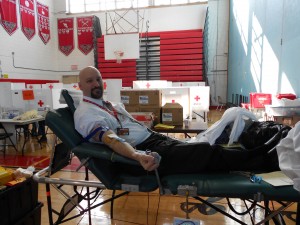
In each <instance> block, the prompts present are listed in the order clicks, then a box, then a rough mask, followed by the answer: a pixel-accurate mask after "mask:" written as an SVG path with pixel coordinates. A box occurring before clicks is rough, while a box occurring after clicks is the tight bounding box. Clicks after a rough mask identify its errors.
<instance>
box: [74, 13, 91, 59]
mask: <svg viewBox="0 0 300 225" xmlns="http://www.w3.org/2000/svg"><path fill="white" fill-rule="evenodd" d="M93 30H94V29H93V16H87V17H77V38H78V48H79V50H80V51H81V52H82V53H83V54H85V55H87V54H88V53H89V52H90V51H91V50H92V49H93Z"/></svg>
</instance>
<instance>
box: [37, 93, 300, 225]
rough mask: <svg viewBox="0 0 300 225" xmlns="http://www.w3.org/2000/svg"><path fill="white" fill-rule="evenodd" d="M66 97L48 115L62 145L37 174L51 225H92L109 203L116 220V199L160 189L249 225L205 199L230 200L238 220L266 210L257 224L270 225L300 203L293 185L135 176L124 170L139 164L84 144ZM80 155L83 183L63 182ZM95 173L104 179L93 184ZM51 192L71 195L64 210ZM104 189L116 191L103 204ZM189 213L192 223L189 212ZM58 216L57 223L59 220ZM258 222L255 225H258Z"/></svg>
mask: <svg viewBox="0 0 300 225" xmlns="http://www.w3.org/2000/svg"><path fill="white" fill-rule="evenodd" d="M62 94H63V96H64V98H65V100H66V102H67V104H68V107H66V108H60V109H57V110H52V111H50V112H48V113H47V115H46V125H47V126H48V127H49V128H50V129H51V130H52V131H53V133H54V134H55V135H56V136H57V138H58V139H59V140H58V143H57V144H56V146H55V147H54V148H53V154H52V156H51V160H50V164H49V166H48V167H46V168H44V169H42V170H41V171H39V172H37V173H36V174H35V175H34V179H35V180H36V181H37V182H39V183H44V184H45V185H46V192H47V205H48V215H49V223H50V225H52V224H61V223H63V222H66V221H68V220H72V219H74V218H77V217H80V216H82V215H83V214H84V213H88V215H89V222H90V224H91V214H90V212H91V210H92V209H94V208H96V207H99V206H100V205H103V204H106V203H110V204H111V208H110V209H111V218H113V203H114V200H115V199H116V198H119V197H121V196H123V195H126V194H128V193H129V192H152V191H155V190H159V193H160V195H182V196H184V197H185V198H186V206H185V207H186V208H187V207H188V200H189V198H191V197H192V198H194V199H196V200H199V201H200V202H202V203H205V204H206V205H208V206H210V207H211V208H213V209H215V210H216V211H218V212H220V213H222V214H224V215H225V216H227V217H229V218H231V219H233V220H234V221H236V222H237V223H239V224H244V225H246V223H245V222H243V220H241V219H238V216H233V215H232V214H230V213H228V212H226V211H224V210H221V209H220V208H218V207H216V206H215V205H213V204H211V203H210V202H209V201H207V200H205V199H204V198H203V197H224V198H226V199H227V201H228V205H229V207H230V209H231V210H232V211H233V212H234V213H236V214H237V215H244V214H250V211H251V210H253V209H254V208H255V207H261V208H263V210H264V212H265V217H264V219H263V220H262V221H260V222H259V223H257V224H262V223H266V224H268V221H269V220H273V221H274V224H285V222H284V219H283V217H282V216H281V212H282V210H284V209H286V208H287V207H289V206H290V205H291V204H292V203H294V202H296V203H298V202H299V200H300V194H299V192H297V191H296V190H295V189H293V187H292V186H284V187H273V186H272V185H271V184H269V183H267V182H265V181H261V182H253V180H252V181H251V180H250V179H249V176H247V174H246V173H221V172H220V173H200V174H180V175H176V174H175V175H169V176H163V177H160V176H159V174H158V173H149V174H145V175H139V176H135V175H131V174H129V173H127V172H125V171H124V170H123V169H122V165H123V164H128V165H131V166H132V167H136V166H140V165H138V163H137V162H136V161H134V160H131V159H128V158H125V157H122V156H120V155H118V154H117V153H114V152H113V151H112V150H110V149H109V148H108V147H107V146H105V145H100V144H95V143H89V142H85V141H84V138H83V137H82V136H81V135H80V134H79V133H78V132H77V131H76V130H75V128H74V121H73V113H74V111H75V107H74V104H73V100H72V98H71V96H70V95H69V94H68V92H67V91H66V90H63V91H62ZM74 156H76V157H77V158H79V159H80V161H81V165H80V166H79V167H78V168H77V170H81V169H82V168H84V171H85V173H84V178H83V179H82V180H77V179H70V178H63V177H58V176H57V175H58V174H59V173H58V172H59V171H60V170H61V169H62V168H64V167H65V166H66V165H68V164H70V162H71V160H72V158H74ZM89 171H90V172H91V173H92V174H93V175H94V176H95V177H96V178H97V179H98V180H89V178H90V172H89ZM65 186H67V187H70V186H71V187H72V189H73V192H74V193H73V195H71V194H67V192H68V191H65V190H64V189H63V188H65ZM51 187H53V188H54V189H56V190H57V191H59V192H61V193H62V194H63V195H64V196H65V199H66V200H65V202H64V203H63V204H62V207H61V209H60V211H59V210H57V209H54V208H53V207H52V201H51V190H52V189H51ZM103 190H111V193H112V195H111V197H110V198H108V199H105V200H102V201H100V202H99V201H95V199H97V198H98V197H99V196H100V194H101V192H102V191H103ZM116 191H118V192H116ZM230 198H239V199H242V200H244V201H245V202H246V203H248V205H249V203H250V205H251V206H250V207H249V208H248V209H247V210H245V211H244V212H238V211H237V210H235V209H234V207H233V206H232V205H231V204H230ZM83 201H87V204H83V205H84V206H82V205H81V203H82V202H83ZM271 201H276V202H278V203H279V204H278V205H280V206H279V207H277V208H275V209H271V208H270V207H269V203H270V202H271ZM86 205H87V206H86ZM74 208H76V209H77V211H76V212H77V213H75V215H74V213H71V211H72V210H73V209H74ZM299 212H300V210H299V207H297V217H296V224H297V225H300V220H299V218H300V217H299V216H298V214H299ZM186 213H187V215H186V217H187V218H188V210H186ZM55 215H56V220H55V221H54V216H55ZM252 223H253V224H254V222H252Z"/></svg>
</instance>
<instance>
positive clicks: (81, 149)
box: [72, 142, 140, 166]
mask: <svg viewBox="0 0 300 225" xmlns="http://www.w3.org/2000/svg"><path fill="white" fill-rule="evenodd" d="M72 152H73V153H74V154H75V155H80V156H82V157H92V158H99V159H106V160H109V161H111V162H120V163H125V164H130V165H139V166H140V163H139V162H137V161H135V160H133V159H129V158H127V157H124V156H121V155H120V154H118V153H115V152H114V151H112V150H111V149H110V148H109V147H107V146H106V145H102V144H97V143H90V142H84V143H82V144H80V145H78V146H76V147H75V148H73V149H72Z"/></svg>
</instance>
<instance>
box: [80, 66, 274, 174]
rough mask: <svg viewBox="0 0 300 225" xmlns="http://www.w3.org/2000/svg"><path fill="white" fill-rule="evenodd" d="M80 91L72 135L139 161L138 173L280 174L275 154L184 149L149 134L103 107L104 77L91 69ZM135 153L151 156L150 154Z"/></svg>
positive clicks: (203, 146) (200, 146) (115, 109)
mask: <svg viewBox="0 0 300 225" xmlns="http://www.w3.org/2000/svg"><path fill="white" fill-rule="evenodd" d="M79 87H80V89H81V90H82V92H83V101H82V102H80V104H79V106H78V107H77V109H76V111H75V114H74V122H75V128H76V130H77V131H78V132H79V133H80V134H81V135H82V136H83V137H88V138H87V139H89V141H91V142H96V143H102V144H105V145H107V146H109V147H110V148H111V149H112V150H113V151H115V152H117V153H119V154H120V155H123V156H125V157H128V158H131V159H134V160H136V161H138V162H139V163H140V164H141V165H142V167H143V168H144V170H143V169H141V170H142V171H139V173H141V172H144V171H145V170H146V171H153V170H155V169H156V168H158V171H159V173H160V174H161V175H169V174H180V173H181V174H182V173H199V172H208V171H254V170H256V171H257V170H263V171H274V170H278V169H279V167H278V158H277V154H276V151H273V152H272V153H271V154H270V153H267V151H261V150H260V151H255V150H254V151H241V150H233V149H231V150H226V149H224V148H222V147H221V146H219V145H210V144H209V143H204V142H197V143H185V142H181V141H179V140H175V139H172V138H170V137H168V136H166V135H163V134H160V133H156V132H154V131H152V130H150V129H148V128H147V127H146V126H144V125H141V124H140V123H139V122H137V121H136V120H134V119H133V118H132V117H131V115H130V114H129V113H128V112H127V111H126V110H125V109H124V107H123V104H121V103H119V104H114V105H112V104H111V103H109V102H106V101H104V99H103V81H102V77H101V74H100V72H99V71H98V70H97V69H96V68H94V67H86V68H84V69H83V70H81V72H80V73H79ZM89 136H90V137H91V138H89ZM136 149H138V150H151V152H152V154H143V153H140V152H139V151H136ZM155 152H157V153H158V154H159V155H160V156H161V160H160V162H159V161H158V160H155V159H156V157H155ZM138 168H139V167H137V168H136V169H137V170H138ZM136 172H138V171H136Z"/></svg>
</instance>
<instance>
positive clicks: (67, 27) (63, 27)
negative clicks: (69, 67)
mask: <svg viewBox="0 0 300 225" xmlns="http://www.w3.org/2000/svg"><path fill="white" fill-rule="evenodd" d="M57 29H58V31H57V33H58V48H59V50H60V51H61V52H62V53H64V54H65V55H66V56H68V55H69V54H70V53H71V52H72V51H73V50H74V20H73V18H64V19H57Z"/></svg>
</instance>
